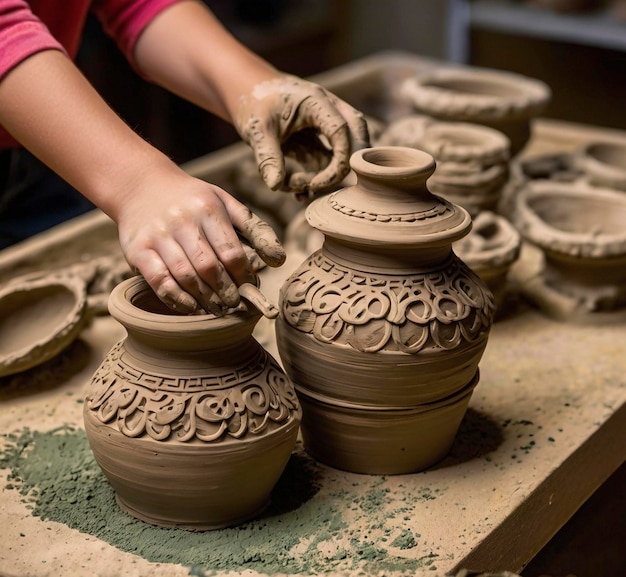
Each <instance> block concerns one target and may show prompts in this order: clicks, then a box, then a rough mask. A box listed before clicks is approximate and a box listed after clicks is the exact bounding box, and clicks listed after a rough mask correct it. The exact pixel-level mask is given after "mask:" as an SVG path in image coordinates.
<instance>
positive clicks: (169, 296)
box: [128, 250, 200, 314]
mask: <svg viewBox="0 0 626 577" xmlns="http://www.w3.org/2000/svg"><path fill="white" fill-rule="evenodd" d="M128 264H129V265H130V266H131V268H133V269H135V270H137V271H139V272H140V273H141V274H142V275H143V277H144V278H145V279H146V282H147V283H148V284H149V285H150V288H152V290H153V291H154V293H155V294H156V295H157V297H158V298H159V300H161V301H162V302H163V303H164V304H165V305H166V306H167V307H168V308H170V309H172V310H173V311H176V312H179V313H183V314H191V313H194V312H196V311H197V310H198V309H199V308H200V306H199V304H198V302H197V301H196V299H195V298H194V297H193V296H192V295H190V294H189V293H187V292H186V291H184V290H183V289H182V288H181V286H180V285H179V284H178V283H177V282H176V280H174V277H173V276H172V275H171V274H170V271H169V269H168V267H167V265H166V264H165V263H164V262H163V259H161V257H160V256H159V254H158V253H157V252H156V251H154V250H146V251H143V252H142V253H140V254H139V255H137V256H136V257H135V258H134V259H133V260H132V262H131V261H130V260H129V263H128Z"/></svg>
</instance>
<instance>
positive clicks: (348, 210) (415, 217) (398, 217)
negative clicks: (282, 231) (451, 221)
mask: <svg viewBox="0 0 626 577" xmlns="http://www.w3.org/2000/svg"><path fill="white" fill-rule="evenodd" d="M328 204H329V205H330V206H331V207H332V208H333V209H334V210H336V211H338V212H341V213H342V214H346V215H348V216H351V217H354V218H362V219H364V220H370V221H375V220H376V221H379V222H416V221H421V220H428V219H429V218H435V217H440V216H441V215H443V214H445V213H447V212H449V213H452V208H451V207H450V206H449V205H448V204H444V203H437V204H436V205H435V206H433V207H432V208H430V209H429V210H424V211H420V212H413V213H406V214H405V213H401V214H377V213H375V212H367V211H365V210H357V209H355V208H352V207H349V206H345V205H343V204H341V203H340V202H339V201H338V200H337V198H335V197H334V196H331V197H330V199H329V201H328Z"/></svg>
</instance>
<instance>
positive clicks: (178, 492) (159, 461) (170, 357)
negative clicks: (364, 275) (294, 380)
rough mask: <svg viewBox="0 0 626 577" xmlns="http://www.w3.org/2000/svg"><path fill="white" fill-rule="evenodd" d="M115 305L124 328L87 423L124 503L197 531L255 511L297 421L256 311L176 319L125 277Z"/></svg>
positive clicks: (139, 281)
mask: <svg viewBox="0 0 626 577" xmlns="http://www.w3.org/2000/svg"><path fill="white" fill-rule="evenodd" d="M109 309H110V312H111V315H112V316H113V317H115V318H116V319H117V320H118V321H119V322H120V323H121V324H122V325H123V326H124V327H125V328H126V330H127V333H128V336H127V337H126V338H125V339H124V340H122V341H121V342H120V343H118V344H117V345H115V346H114V347H113V348H112V349H111V351H110V352H109V353H108V355H107V356H106V358H105V359H104V361H103V363H102V365H101V366H100V368H99V369H98V370H97V371H96V373H95V375H94V377H93V379H92V382H91V385H90V388H89V392H88V395H87V398H86V403H85V409H84V421H85V430H86V432H87V437H88V439H89V443H90V445H91V448H92V450H93V453H94V456H95V458H96V460H97V462H98V464H99V465H100V467H101V468H102V470H103V472H104V474H105V475H106V476H107V478H108V480H109V482H110V483H111V485H112V486H113V488H114V489H115V491H116V498H117V502H118V503H119V505H120V506H121V507H122V509H124V510H125V511H127V512H128V513H130V514H131V515H133V516H135V517H137V518H139V519H142V520H144V521H147V522H149V523H152V524H156V525H162V526H178V527H182V528H186V529H195V530H200V529H215V528H220V527H226V526H230V525H235V524H238V523H240V522H242V521H245V520H247V519H250V518H251V517H254V516H256V515H258V514H259V513H260V512H261V511H262V510H263V509H264V508H265V507H266V505H267V504H268V502H269V499H270V492H271V490H272V489H273V487H274V485H275V484H276V482H277V481H278V479H279V477H280V475H281V473H282V471H283V469H284V467H285V466H286V464H287V461H288V459H289V456H290V454H291V452H292V450H293V448H294V446H295V443H296V437H297V433H298V426H299V422H300V409H299V404H298V401H297V398H296V395H295V391H294V389H293V386H292V384H291V383H290V381H289V379H288V378H287V377H286V376H285V374H284V373H283V371H282V369H281V368H280V366H279V365H278V364H277V363H276V361H275V360H274V359H273V358H272V357H271V356H270V355H268V354H267V352H266V351H265V350H264V349H263V348H262V347H261V346H260V345H259V344H258V342H257V341H256V340H255V339H254V338H253V337H252V330H253V328H254V326H255V324H256V323H257V321H258V320H259V319H260V317H261V314H260V312H259V311H258V310H257V309H256V308H255V307H253V306H251V305H250V303H249V302H248V303H246V304H243V305H241V306H240V307H238V308H237V309H231V310H229V311H228V312H227V313H226V314H224V315H223V316H220V317H216V316H213V315H208V314H202V315H189V316H182V315H177V314H174V313H172V312H171V311H170V310H169V309H167V308H166V307H165V306H164V305H163V304H162V303H161V302H160V301H159V300H158V298H157V297H156V296H155V295H154V293H153V292H152V290H151V289H150V288H149V286H148V285H147V283H146V282H145V280H144V279H143V278H142V277H135V278H132V279H129V280H127V281H124V282H122V283H121V284H119V285H118V286H117V287H116V288H115V289H114V290H113V292H112V293H111V297H110V301H109Z"/></svg>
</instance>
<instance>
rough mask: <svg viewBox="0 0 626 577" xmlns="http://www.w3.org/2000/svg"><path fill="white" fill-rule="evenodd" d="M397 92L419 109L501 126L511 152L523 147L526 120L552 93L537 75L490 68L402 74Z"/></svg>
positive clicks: (527, 134) (437, 115) (527, 130)
mask: <svg viewBox="0 0 626 577" xmlns="http://www.w3.org/2000/svg"><path fill="white" fill-rule="evenodd" d="M401 93H402V96H403V98H404V99H405V100H406V101H407V102H409V103H410V104H412V106H413V107H414V108H415V110H416V111H417V112H420V113H422V114H427V115H429V116H432V117H433V118H436V119H439V120H448V121H459V122H472V123H476V124H483V125H485V126H489V127H491V128H495V129H496V130H500V131H501V132H503V133H504V134H505V135H506V136H507V137H508V138H509V140H510V142H511V156H516V155H517V154H518V153H519V152H520V151H521V150H522V149H523V148H524V146H525V145H526V143H527V142H528V139H529V138H530V134H531V120H532V119H533V118H534V117H536V116H537V115H539V114H540V113H541V112H542V111H543V110H544V109H545V107H546V106H547V104H548V102H549V101H550V98H551V96H552V92H551V90H550V88H549V87H548V86H547V85H546V84H545V83H544V82H541V81H540V80H536V79H534V78H529V77H527V76H524V75H521V74H515V73H513V72H505V71H503V70H496V69H490V68H440V69H436V70H433V71H427V72H424V73H422V74H419V75H415V76H412V77H410V78H407V79H406V80H405V81H404V83H403V84H402V87H401Z"/></svg>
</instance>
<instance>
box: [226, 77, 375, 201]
mask: <svg viewBox="0 0 626 577" xmlns="http://www.w3.org/2000/svg"><path fill="white" fill-rule="evenodd" d="M234 125H235V128H236V129H237V131H238V132H239V134H240V136H241V137H242V138H243V140H244V141H246V142H247V143H248V144H249V145H250V146H251V147H252V149H253V150H254V154H255V157H256V162H257V165H258V168H259V172H260V173H261V176H262V177H263V180H264V181H265V183H266V184H267V186H269V187H270V188H271V189H272V190H278V189H282V190H287V191H291V192H296V193H301V194H302V193H304V194H308V193H309V192H310V193H315V192H318V191H322V190H324V189H328V188H330V187H332V186H333V185H336V184H338V183H339V182H341V180H343V178H344V177H345V176H346V175H347V174H348V172H349V171H350V165H349V160H350V155H351V154H352V152H354V151H355V150H358V149H360V148H365V147H367V146H369V135H368V131H367V123H366V121H365V119H364V118H363V115H362V114H361V113H360V112H359V111H357V110H355V109H354V108H353V107H352V106H350V105H349V104H347V103H346V102H344V101H343V100H340V99H339V98H337V97H336V96H335V95H333V94H332V93H330V92H328V91H327V90H325V89H324V88H322V87H321V86H319V85H317V84H315V83H313V82H309V81H306V80H303V79H301V78H298V77H295V76H290V75H282V76H279V77H277V78H274V79H272V80H268V81H265V82H262V83H260V84H258V85H257V86H255V87H254V89H253V90H252V92H251V93H250V94H248V95H246V96H244V97H242V98H241V101H240V103H239V108H238V110H237V113H236V117H235V118H234ZM285 157H288V158H292V159H295V160H296V161H297V164H296V167H297V168H296V169H295V170H294V171H293V172H292V171H291V170H292V167H293V163H289V162H287V163H286V162H285Z"/></svg>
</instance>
